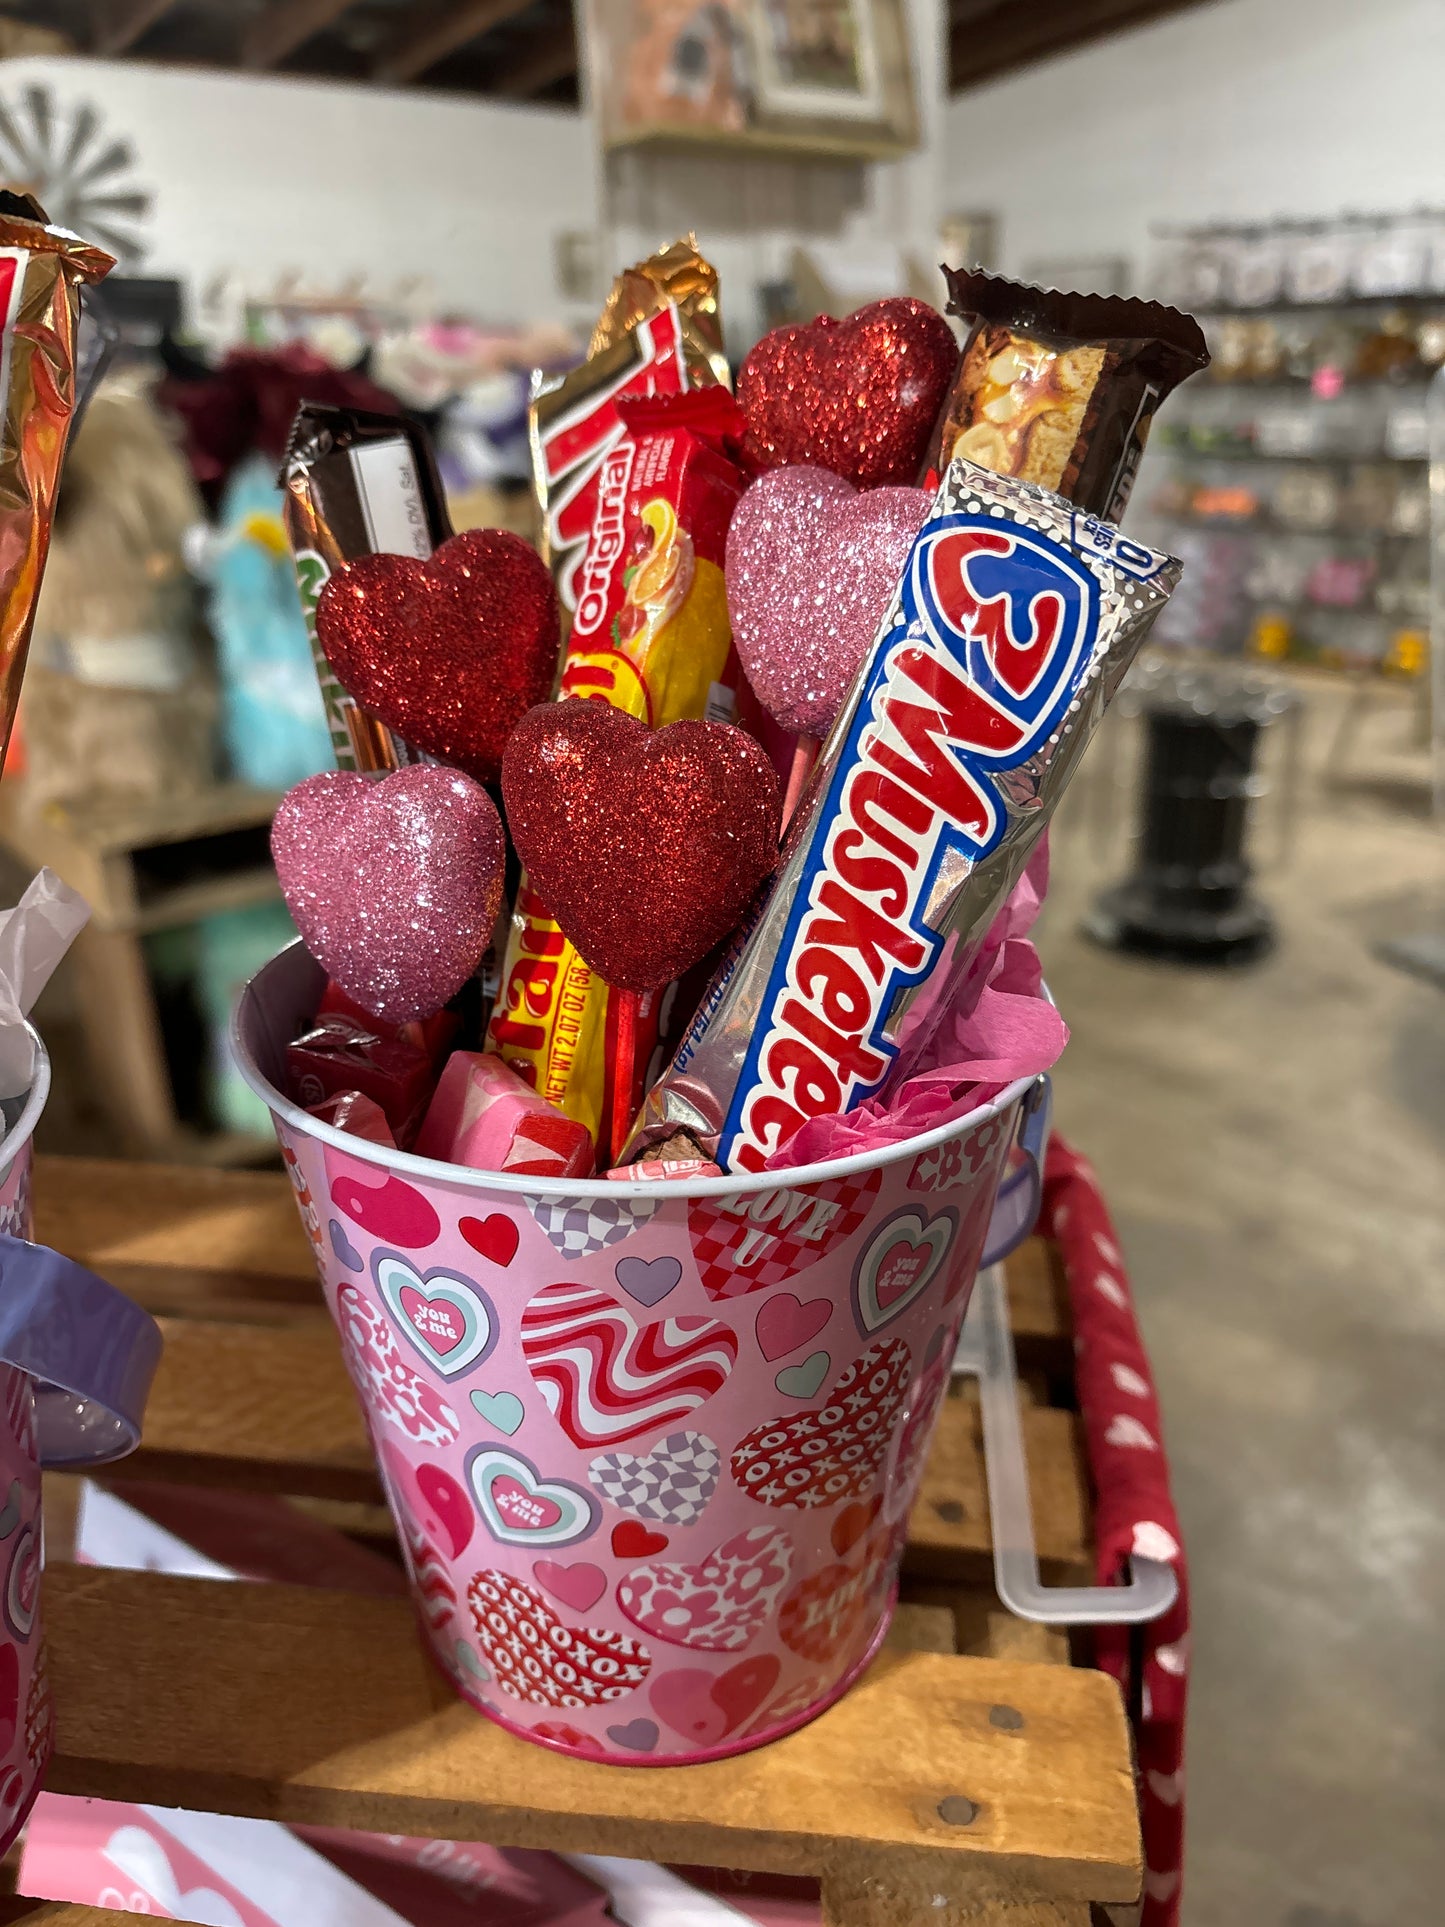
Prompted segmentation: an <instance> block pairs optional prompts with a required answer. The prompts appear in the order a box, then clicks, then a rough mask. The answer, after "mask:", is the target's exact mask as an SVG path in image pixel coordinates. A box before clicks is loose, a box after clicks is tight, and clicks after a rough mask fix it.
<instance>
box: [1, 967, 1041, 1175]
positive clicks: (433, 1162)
mask: <svg viewBox="0 0 1445 1927" xmlns="http://www.w3.org/2000/svg"><path fill="white" fill-rule="evenodd" d="M303 948H304V946H303V945H302V943H301V941H300V939H299V938H298V939H297V940H296V941H295V942H294V943H289V944H287V945H286V947H285V949H284V950H279V951H278V952H277V953H276V955H275V956H274V957H272V958H271V960H270V962H268V963H265V964H263V965H262V966H261V968H260V969H259V970H258V971H257V972H256V974H255V976H254V977H252V978H251V980H250V982H249V983H248V984H247V985H246V987H245V989H244V990H243V991H242V992H241V995H240V997H239V999H238V1000H237V1003H236V1008H235V1011H234V1012H233V1013H232V1016H231V1027H230V1043H231V1056H232V1059H233V1060H234V1062H235V1065H236V1068H237V1070H238V1071H239V1072H240V1073H241V1076H242V1078H243V1080H244V1081H245V1083H246V1085H247V1086H248V1087H249V1089H251V1090H252V1091H254V1092H255V1094H256V1096H257V1097H259V1098H260V1099H261V1101H262V1102H263V1103H264V1104H265V1105H266V1106H267V1108H268V1109H269V1110H270V1111H271V1113H272V1115H273V1117H278V1118H280V1119H281V1121H282V1122H283V1123H284V1124H288V1125H289V1126H290V1127H291V1129H292V1130H293V1131H299V1132H301V1134H302V1135H303V1136H304V1137H313V1138H319V1139H320V1141H321V1142H322V1143H323V1144H327V1145H330V1146H332V1147H333V1148H334V1149H335V1150H337V1151H341V1152H344V1153H345V1154H346V1156H348V1157H352V1158H356V1159H358V1160H359V1161H360V1162H361V1163H363V1164H374V1165H377V1166H378V1167H379V1168H381V1169H383V1170H386V1171H392V1172H395V1173H396V1175H397V1176H399V1177H411V1178H416V1179H418V1180H419V1181H421V1182H424V1183H427V1184H448V1185H452V1186H454V1187H457V1188H459V1189H461V1190H464V1191H472V1192H493V1193H495V1192H503V1193H505V1194H506V1195H508V1196H512V1197H518V1198H570V1199H571V1200H572V1202H573V1203H576V1204H582V1203H593V1202H596V1201H600V1200H601V1199H603V1198H651V1199H655V1200H657V1201H658V1202H659V1203H660V1202H662V1201H663V1200H664V1199H667V1198H681V1199H687V1198H725V1197H731V1196H734V1195H736V1194H738V1193H741V1192H750V1191H775V1190H778V1189H780V1188H791V1187H792V1186H794V1185H803V1184H829V1183H831V1182H833V1181H834V1180H835V1179H838V1178H849V1177H855V1176H857V1175H858V1173H860V1172H863V1171H875V1170H878V1169H880V1168H881V1167H882V1166H884V1165H887V1164H901V1163H902V1162H903V1160H904V1159H905V1158H907V1157H917V1156H918V1155H919V1154H920V1153H921V1152H923V1151H930V1150H932V1149H933V1148H934V1146H935V1145H938V1144H944V1143H946V1142H947V1141H948V1139H949V1138H953V1137H958V1136H959V1135H960V1134H961V1133H962V1132H964V1131H966V1130H972V1129H973V1128H975V1127H976V1126H977V1125H980V1124H986V1123H987V1122H988V1121H989V1120H990V1119H991V1118H995V1117H998V1116H1000V1115H1001V1114H1002V1113H1003V1112H1004V1111H1006V1110H1007V1109H1008V1108H1009V1106H1010V1105H1011V1104H1015V1103H1017V1102H1018V1101H1019V1100H1020V1099H1021V1098H1022V1097H1023V1096H1024V1095H1025V1093H1026V1092H1027V1091H1028V1090H1029V1089H1030V1087H1031V1086H1032V1085H1034V1084H1036V1083H1037V1082H1038V1074H1037V1073H1036V1072H1033V1071H1031V1072H1029V1074H1028V1075H1027V1076H1025V1077H1018V1078H1015V1079H1014V1081H1013V1083H1012V1084H1010V1085H1009V1086H1008V1087H1007V1088H1006V1089H1005V1090H1002V1091H1000V1092H999V1094H998V1096H997V1097H995V1098H992V1099H990V1101H989V1102H988V1103H987V1104H980V1105H977V1106H976V1107H975V1108H974V1109H973V1110H971V1111H968V1112H965V1114H964V1115H963V1116H962V1117H956V1118H953V1119H951V1120H950V1121H949V1122H948V1123H946V1124H936V1125H934V1127H933V1129H932V1130H931V1131H922V1132H920V1133H919V1134H918V1135H917V1136H916V1137H909V1138H900V1139H898V1140H896V1141H895V1142H894V1143H892V1144H884V1145H880V1146H879V1147H878V1149H876V1150H873V1151H855V1152H854V1153H853V1155H852V1156H851V1157H846V1158H829V1159H825V1160H823V1161H821V1162H819V1163H816V1164H800V1165H797V1166H795V1167H790V1168H789V1169H787V1170H784V1171H756V1172H745V1173H743V1174H741V1175H738V1174H734V1173H724V1175H723V1176H722V1177H720V1178H688V1179H686V1180H684V1181H682V1182H671V1181H669V1180H667V1179H647V1178H639V1179H634V1180H633V1181H632V1182H630V1183H628V1182H624V1181H623V1180H621V1179H613V1178H607V1177H602V1178H537V1177H512V1176H509V1175H508V1173H506V1172H505V1171H474V1170H473V1169H472V1168H471V1166H470V1165H464V1164H443V1163H442V1162H441V1161H440V1160H439V1159H437V1158H419V1157H417V1156H415V1155H414V1154H413V1153H412V1152H410V1151H398V1150H395V1149H393V1147H392V1146H390V1145H386V1144H374V1143H373V1142H372V1141H371V1139H370V1138H363V1137H357V1136H355V1135H353V1133H351V1132H350V1131H340V1130H338V1129H337V1128H336V1126H335V1125H334V1124H326V1123H323V1121H322V1120H321V1119H320V1118H319V1117H313V1116H312V1115H311V1113H310V1112H309V1111H306V1110H303V1109H302V1108H301V1106H300V1105H299V1104H293V1103H292V1101H291V1099H290V1098H288V1097H284V1096H283V1095H282V1094H281V1092H280V1091H278V1090H277V1089H276V1087H275V1085H274V1084H272V1083H271V1081H270V1079H269V1078H267V1077H266V1076H265V1075H264V1074H263V1073H262V1071H261V1069H260V1067H259V1065H258V1064H257V1063H256V1060H255V1058H254V1057H253V1055H252V1053H251V1048H250V1046H249V1044H248V1043H247V1042H246V1040H245V1038H244V1037H243V1036H242V1034H241V1025H242V1019H243V1017H244V1016H245V1013H246V1010H247V1007H248V1005H249V1003H250V1000H251V998H252V997H253V995H254V994H255V992H256V987H257V985H258V984H260V982H261V980H262V979H263V978H264V977H265V975H266V973H267V971H268V970H271V969H273V968H274V967H275V965H276V964H278V963H279V962H280V961H281V959H282V958H283V957H288V956H290V955H291V954H292V953H293V952H294V951H297V950H300V949H303ZM308 954H309V953H308ZM48 1081H49V1080H48V1070H47V1086H48ZM27 1114H28V1107H27ZM22 1121H23V1120H22Z"/></svg>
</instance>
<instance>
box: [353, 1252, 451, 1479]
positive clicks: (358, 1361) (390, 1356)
mask: <svg viewBox="0 0 1445 1927" xmlns="http://www.w3.org/2000/svg"><path fill="white" fill-rule="evenodd" d="M336 1322H337V1325H338V1326H339V1328H340V1331H341V1349H342V1353H343V1355H344V1357H345V1359H346V1369H347V1371H348V1372H350V1374H351V1380H352V1383H353V1384H354V1385H355V1387H356V1389H357V1391H358V1392H359V1393H360V1394H361V1398H362V1401H363V1403H364V1404H365V1406H366V1409H367V1412H368V1414H369V1416H370V1417H371V1418H373V1419H376V1420H379V1421H380V1422H381V1423H382V1424H383V1425H392V1426H395V1427H396V1429H397V1431H399V1432H403V1433H405V1435H406V1436H407V1438H409V1439H413V1440H415V1441H416V1443H417V1444H419V1445H449V1444H450V1443H451V1441H452V1440H453V1439H454V1438H456V1436H457V1434H458V1433H459V1432H460V1431H461V1421H460V1419H459V1418H458V1417H457V1415H456V1413H455V1412H454V1411H453V1410H452V1408H451V1406H450V1405H448V1404H447V1402H446V1400H445V1398H443V1397H442V1395H441V1393H440V1392H439V1391H438V1390H437V1389H436V1387H435V1386H434V1385H428V1384H427V1382H426V1380H425V1379H424V1378H422V1377H421V1376H420V1374H419V1373H417V1372H414V1371H413V1370H412V1369H411V1367H410V1366H409V1365H408V1364H407V1363H406V1361H405V1359H404V1358H403V1357H402V1355H401V1353H400V1351H399V1350H398V1349H397V1343H396V1339H395V1337H394V1336H393V1334H392V1329H391V1326H390V1325H389V1324H388V1323H387V1321H386V1319H385V1318H383V1316H382V1315H381V1313H380V1312H379V1311H378V1310H377V1308H376V1306H375V1305H373V1304H372V1303H371V1301H370V1300H369V1299H367V1298H364V1297H363V1296H362V1294H361V1292H360V1291H359V1290H358V1289H357V1287H356V1286H355V1285H352V1284H345V1285H341V1286H340V1287H339V1288H338V1290H337V1293H336Z"/></svg>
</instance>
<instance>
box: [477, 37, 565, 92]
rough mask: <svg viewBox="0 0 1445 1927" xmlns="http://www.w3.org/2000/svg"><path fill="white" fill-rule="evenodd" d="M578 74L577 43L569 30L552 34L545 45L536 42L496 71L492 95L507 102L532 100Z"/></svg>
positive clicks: (520, 51)
mask: <svg viewBox="0 0 1445 1927" xmlns="http://www.w3.org/2000/svg"><path fill="white" fill-rule="evenodd" d="M576 71H577V42H576V40H575V39H574V38H573V36H572V35H571V34H570V33H569V32H567V31H566V30H565V29H562V30H560V31H559V32H558V33H557V36H556V38H553V37H552V36H551V35H550V34H549V35H548V37H547V39H546V40H545V41H543V42H541V43H539V42H537V41H532V42H531V43H530V44H529V45H527V46H526V47H523V48H522V49H520V50H519V51H518V53H516V54H515V55H514V56H513V58H512V59H511V60H510V61H508V62H507V63H506V64H505V65H499V66H498V67H496V68H495V69H494V70H493V72H492V74H491V76H490V80H489V85H490V88H491V91H492V92H493V93H494V94H500V95H501V97H502V98H503V99H504V100H530V99H531V97H532V95H533V94H540V93H541V92H542V90H543V88H544V87H554V86H555V85H556V84H557V82H558V81H559V80H565V79H566V78H567V76H568V75H569V74H575V73H576Z"/></svg>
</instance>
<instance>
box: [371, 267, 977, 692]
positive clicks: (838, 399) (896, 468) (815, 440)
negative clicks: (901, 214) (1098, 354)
mask: <svg viewBox="0 0 1445 1927" xmlns="http://www.w3.org/2000/svg"><path fill="white" fill-rule="evenodd" d="M957 366H958V343H957V342H956V341H955V340H954V338H953V331H952V329H951V328H950V327H949V325H948V323H947V322H946V321H945V320H944V319H943V317H942V315H940V314H936V313H935V312H934V310H933V309H932V308H930V307H929V306H928V304H927V303H926V302H923V301H915V300H912V299H911V298H907V297H903V298H895V299H893V300H889V301H874V302H870V304H869V305H868V306H867V307H866V308H859V309H858V310H857V312H856V313H854V314H851V315H849V317H848V319H847V320H846V321H835V320H834V319H833V318H832V316H831V315H820V316H819V317H818V319H817V320H816V321H814V322H811V323H809V324H808V325H807V326H804V327H799V326H792V327H785V328H774V330H773V331H772V333H771V334H767V335H764V336H763V338H762V340H761V341H760V342H759V343H758V344H757V346H756V347H755V348H753V349H752V351H751V352H750V353H749V354H748V356H747V358H746V359H745V360H744V362H743V365H742V367H741V368H739V370H738V383H737V394H738V401H739V402H740V403H741V404H742V409H743V413H744V414H745V415H746V416H747V418H748V452H749V453H750V454H751V455H752V456H753V458H754V460H755V461H756V462H757V463H758V466H759V467H761V468H778V467H781V466H782V465H783V464H784V463H791V462H816V463H818V464H819V466H820V467H822V468H829V469H831V470H832V471H833V473H834V474H835V475H842V476H844V477H846V479H847V480H848V481H850V482H851V483H853V485H854V486H855V487H856V488H877V487H878V486H879V485H880V484H881V483H884V482H911V481H913V479H914V477H915V476H916V475H917V474H918V471H919V470H920V468H921V467H922V466H923V458H924V456H925V455H926V454H927V452H928V438H929V434H930V432H931V430H932V428H933V424H934V422H935V420H936V419H937V416H938V411H939V409H940V407H941V406H942V404H943V398H944V395H945V393H946V392H947V389H948V384H949V382H950V381H951V380H952V379H953V372H954V370H955V368H956V367H957ZM344 680H345V679H344V678H343V681H344Z"/></svg>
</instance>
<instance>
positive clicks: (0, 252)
mask: <svg viewBox="0 0 1445 1927" xmlns="http://www.w3.org/2000/svg"><path fill="white" fill-rule="evenodd" d="M114 266H115V262H114V261H113V260H112V259H111V257H110V255H108V254H105V253H103V252H102V250H101V249H100V248H96V247H92V246H90V244H89V243H88V242H85V241H82V240H81V239H80V238H79V236H78V235H74V234H71V233H69V232H67V230H66V229H64V228H56V227H51V226H49V224H48V223H47V221H46V218H45V215H44V212H43V211H42V210H41V208H40V207H39V206H38V205H37V203H36V202H35V201H34V200H33V199H32V198H31V197H30V196H29V195H28V194H14V193H9V192H0V393H3V395H4V401H5V425H4V432H3V439H0V767H3V765H4V760H5V752H6V750H7V749H8V748H9V744H10V732H11V730H12V729H13V728H14V726H15V706H16V704H17V703H18V702H19V700H20V684H21V680H22V678H23V677H24V674H25V657H26V652H27V651H28V649H29V647H30V629H31V625H32V623H33V622H34V620H35V604H36V600H37V598H38V596H39V594H40V579H41V577H42V576H43V575H44V573H45V558H46V556H47V554H48V553H49V550H50V527H51V522H52V519H53V517H54V514H55V495H56V490H57V488H58V486H59V482H60V470H61V465H62V463H63V462H64V460H65V448H66V442H67V440H68V439H69V435H70V430H71V426H72V424H73V421H74V418H75V407H76V328H77V324H78V322H79V320H80V289H81V285H82V284H83V283H85V282H96V281H99V280H101V279H102V278H103V277H104V276H105V275H107V274H109V272H110V270H111V269H112V268H113V267H114Z"/></svg>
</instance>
